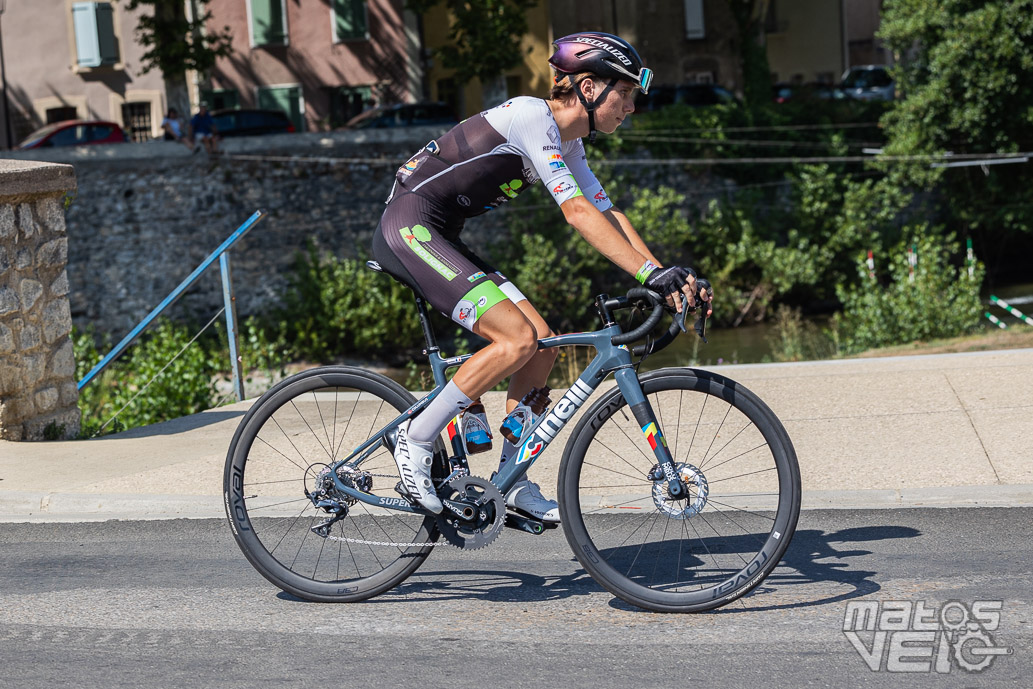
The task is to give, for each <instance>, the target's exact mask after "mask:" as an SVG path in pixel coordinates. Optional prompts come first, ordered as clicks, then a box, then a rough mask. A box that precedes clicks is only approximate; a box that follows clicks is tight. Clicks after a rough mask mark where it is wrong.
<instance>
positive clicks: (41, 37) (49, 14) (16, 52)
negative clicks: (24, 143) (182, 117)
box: [0, 0, 166, 148]
mask: <svg viewBox="0 0 1033 689" xmlns="http://www.w3.org/2000/svg"><path fill="white" fill-rule="evenodd" d="M138 18H139V11H134V12H128V11H127V10H126V9H125V4H124V3H118V2H82V1H81V0H32V2H7V3H6V5H5V8H4V12H3V14H2V15H0V39H2V43H3V52H4V62H5V65H4V73H5V76H6V84H5V86H6V94H7V99H6V100H7V102H6V103H4V104H0V107H2V112H3V117H4V128H5V130H6V131H4V132H3V133H0V141H3V142H4V143H5V144H7V145H6V148H11V147H12V146H13V145H16V144H17V143H18V142H19V141H21V140H22V139H23V138H25V137H26V136H27V135H28V134H30V133H31V132H32V131H33V130H35V129H37V128H39V127H41V126H43V125H45V124H49V123H52V122H59V121H61V120H69V119H101V120H109V121H113V122H116V123H118V124H120V125H122V126H123V128H124V129H125V130H126V133H127V134H129V135H130V137H132V138H133V140H135V141H143V140H146V139H150V138H153V137H156V136H159V135H160V134H161V121H162V113H163V111H164V109H165V107H166V90H165V82H164V79H163V77H162V75H161V74H160V73H159V72H157V71H151V72H148V73H147V74H143V73H142V72H143V68H142V64H141V60H142V55H143V53H144V49H143V48H142V47H141V46H140V45H139V44H138V43H137V42H136V41H135V40H134V33H135V30H136V24H137V20H138ZM8 132H9V135H8ZM8 138H9V139H10V140H9V141H8Z"/></svg>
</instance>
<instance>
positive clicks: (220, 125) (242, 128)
mask: <svg viewBox="0 0 1033 689" xmlns="http://www.w3.org/2000/svg"><path fill="white" fill-rule="evenodd" d="M212 119H213V120H215V133H216V134H217V135H218V136H222V137H227V136H258V135H260V134H286V133H289V132H293V131H295V129H294V123H293V122H291V118H289V117H287V113H285V112H284V111H283V110H236V109H234V110H215V111H213V112H212Z"/></svg>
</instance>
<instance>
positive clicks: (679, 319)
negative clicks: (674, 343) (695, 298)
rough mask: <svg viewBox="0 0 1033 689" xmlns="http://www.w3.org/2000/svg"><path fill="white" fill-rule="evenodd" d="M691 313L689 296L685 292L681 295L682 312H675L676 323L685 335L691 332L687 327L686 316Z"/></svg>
mask: <svg viewBox="0 0 1033 689" xmlns="http://www.w3.org/2000/svg"><path fill="white" fill-rule="evenodd" d="M688 312H689V296H688V295H687V294H685V293H684V292H682V293H681V311H675V313H674V323H675V325H677V326H678V328H680V329H681V331H682V332H683V333H687V332H689V331H688V329H687V328H686V327H685V314H687V313H688Z"/></svg>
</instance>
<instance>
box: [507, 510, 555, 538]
mask: <svg viewBox="0 0 1033 689" xmlns="http://www.w3.org/2000/svg"><path fill="white" fill-rule="evenodd" d="M505 525H506V526H508V527H509V528H511V529H516V530H517V531H526V532H527V533H529V534H534V535H535V536H541V535H542V534H543V533H545V531H546V529H555V528H556V526H557V525H556V524H546V523H545V522H543V521H541V520H538V519H531V518H530V517H523V516H521V515H519V514H513V513H512V512H507V513H506V521H505Z"/></svg>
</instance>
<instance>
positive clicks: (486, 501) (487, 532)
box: [437, 476, 506, 550]
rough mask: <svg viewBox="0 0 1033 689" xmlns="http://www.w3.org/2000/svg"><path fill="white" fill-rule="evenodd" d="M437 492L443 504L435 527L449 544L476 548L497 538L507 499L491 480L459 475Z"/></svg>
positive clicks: (504, 515)
mask: <svg viewBox="0 0 1033 689" xmlns="http://www.w3.org/2000/svg"><path fill="white" fill-rule="evenodd" d="M438 495H439V496H441V500H442V503H443V504H444V506H445V507H444V509H443V510H442V511H441V514H439V515H438V519H437V525H438V530H439V531H440V532H441V535H442V536H444V537H445V540H446V541H448V542H449V543H450V544H451V545H454V546H456V547H457V548H462V549H463V550H476V549H478V548H483V547H484V546H486V545H488V544H490V543H491V542H492V541H494V540H495V539H496V538H498V536H499V533H500V532H501V531H502V527H503V526H504V525H505V522H506V502H505V499H504V498H503V497H502V493H500V492H499V489H498V488H496V487H495V484H494V483H492V482H491V481H486V480H485V479H483V478H479V477H477V476H460V477H458V478H454V479H452V480H451V481H449V482H448V483H446V484H445V487H444V490H440V491H438Z"/></svg>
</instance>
